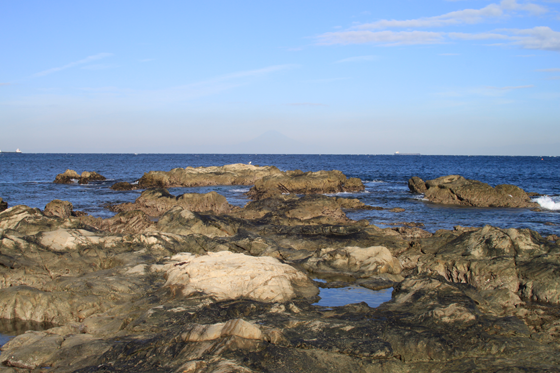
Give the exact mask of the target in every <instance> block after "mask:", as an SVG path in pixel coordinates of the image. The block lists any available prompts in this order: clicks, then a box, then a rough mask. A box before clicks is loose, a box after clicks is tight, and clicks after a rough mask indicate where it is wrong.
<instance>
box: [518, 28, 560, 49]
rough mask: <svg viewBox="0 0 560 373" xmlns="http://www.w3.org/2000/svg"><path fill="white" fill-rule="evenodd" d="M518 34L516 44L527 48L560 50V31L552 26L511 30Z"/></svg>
mask: <svg viewBox="0 0 560 373" xmlns="http://www.w3.org/2000/svg"><path fill="white" fill-rule="evenodd" d="M511 32H513V33H514V34H516V35H520V36H516V37H513V39H515V40H516V41H515V42H514V44H517V45H520V46H521V47H523V48H525V49H540V50H549V51H557V52H560V32H558V31H554V30H552V29H551V28H550V27H546V26H539V27H534V28H532V29H525V30H511Z"/></svg>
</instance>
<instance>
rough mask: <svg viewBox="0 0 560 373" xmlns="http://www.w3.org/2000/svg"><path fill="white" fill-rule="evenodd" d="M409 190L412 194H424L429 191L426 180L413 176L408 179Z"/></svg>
mask: <svg viewBox="0 0 560 373" xmlns="http://www.w3.org/2000/svg"><path fill="white" fill-rule="evenodd" d="M408 189H410V191H411V192H412V193H418V194H424V193H426V191H427V190H428V188H426V183H425V182H424V180H422V179H420V178H419V177H418V176H413V177H411V178H410V179H408Z"/></svg>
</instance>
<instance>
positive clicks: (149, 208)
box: [110, 188, 233, 216]
mask: <svg viewBox="0 0 560 373" xmlns="http://www.w3.org/2000/svg"><path fill="white" fill-rule="evenodd" d="M175 206H179V207H182V208H184V209H187V210H190V211H195V212H212V213H215V214H224V213H228V212H231V211H232V210H233V206H231V205H230V204H229V203H228V202H227V200H226V198H225V197H224V196H222V195H220V194H218V193H216V192H210V193H206V194H200V193H185V194H182V195H180V196H178V197H175V196H173V195H171V194H170V193H169V192H168V191H167V189H162V188H156V189H148V190H145V191H144V192H142V194H141V195H140V196H139V197H138V198H137V199H136V201H135V202H134V203H122V204H120V205H114V206H111V207H110V209H111V210H112V211H116V212H125V211H133V210H140V211H143V212H145V213H146V214H148V215H150V216H161V215H163V214H164V213H165V212H167V211H169V210H171V209H172V208H173V207H175Z"/></svg>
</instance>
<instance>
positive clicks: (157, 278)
mask: <svg viewBox="0 0 560 373" xmlns="http://www.w3.org/2000/svg"><path fill="white" fill-rule="evenodd" d="M144 193H146V194H145V195H144V197H146V200H149V201H160V202H161V203H159V202H158V203H157V204H155V205H154V204H152V205H150V206H151V207H150V209H155V210H156V211H157V213H158V214H159V215H158V216H159V220H158V221H154V220H152V219H150V218H149V217H148V214H147V212H146V211H142V209H143V208H145V204H143V203H139V204H137V205H136V206H138V207H139V208H140V210H130V211H123V212H120V213H119V214H117V215H116V216H114V217H112V218H109V219H100V218H94V217H91V216H74V215H75V214H73V210H72V205H71V204H70V203H69V202H65V201H53V202H51V203H49V205H47V206H48V208H45V211H41V210H39V209H35V208H29V207H26V206H21V205H19V206H14V207H11V208H9V209H7V210H5V211H3V212H0V279H1V281H0V318H5V319H14V318H17V319H21V320H24V321H25V320H28V321H35V322H49V323H51V324H55V325H56V326H55V327H52V328H50V329H47V330H42V331H33V332H27V333H25V334H21V335H19V336H17V337H15V338H13V339H12V340H11V341H10V342H8V343H6V344H5V345H4V346H2V353H1V355H0V364H2V366H3V368H4V369H5V370H6V371H8V372H10V371H11V372H31V371H38V370H40V369H43V370H47V369H48V371H49V372H82V373H86V372H96V371H112V372H119V371H120V372H125V371H135V372H155V371H161V372H163V371H166V372H193V373H195V372H196V373H205V372H208V373H209V372H245V373H246V372H312V373H314V372H317V373H318V372H337V373H338V372H350V371H351V372H360V373H362V372H363V373H371V372H421V373H422V372H434V371H438V372H443V371H445V372H448V371H449V372H451V371H452V372H470V371H488V372H490V371H531V372H549V371H559V370H560V347H559V346H560V334H559V333H558V330H559V323H558V306H559V305H560V274H559V273H560V261H559V260H558V256H559V255H560V245H559V243H558V242H557V241H555V240H548V239H545V238H543V237H541V236H540V235H539V234H538V233H537V232H534V231H531V230H528V229H499V228H495V227H491V226H485V227H483V228H474V227H459V226H457V227H456V228H455V229H454V230H439V231H437V232H436V233H433V234H432V233H430V232H427V231H425V230H423V229H421V228H419V226H421V225H420V224H414V225H415V226H407V227H398V228H386V229H381V228H378V227H376V226H375V225H371V224H369V223H368V222H366V221H364V222H359V221H358V222H356V221H353V220H351V219H349V218H348V217H347V216H346V214H345V212H344V211H345V210H347V209H374V207H371V206H367V205H364V204H363V203H361V202H360V201H359V200H353V199H345V198H340V197H330V196H324V195H315V194H309V195H304V196H302V197H298V196H295V195H292V194H290V195H283V194H276V193H274V194H273V195H272V196H269V197H266V196H265V195H264V194H263V196H262V198H257V200H255V201H253V202H250V203H248V204H247V205H246V206H245V207H244V208H237V209H230V210H227V209H226V210H221V209H220V208H201V211H199V212H196V211H191V210H189V209H188V205H187V204H183V202H182V201H179V199H180V197H174V196H171V195H170V194H169V193H167V191H164V190H151V191H147V192H144ZM148 196H150V197H149V198H148ZM201 196H204V195H201ZM152 197H154V198H152ZM201 198H206V197H201ZM217 200H221V199H220V198H217V197H216V198H213V199H212V201H217ZM137 202H138V201H137ZM150 203H152V202H150ZM154 203H155V202H154ZM135 204H136V203H135ZM133 205H134V204H133ZM127 206H128V205H127ZM155 206H159V207H155ZM193 206H199V204H198V202H197V203H195V204H194V205H193ZM205 206H206V205H205ZM216 206H217V205H216ZM148 212H149V211H148ZM395 216H398V215H395ZM401 223H402V222H401ZM410 225H412V224H410ZM313 278H321V279H324V280H325V281H326V283H325V284H324V285H322V286H321V287H340V286H339V285H340V284H342V285H361V286H364V287H370V288H387V287H393V288H394V290H393V297H392V300H391V301H389V302H387V303H384V304H382V305H381V306H379V307H377V308H371V307H369V306H368V305H367V304H366V303H364V302H362V303H356V304H349V305H346V306H341V307H323V306H318V305H313V303H315V301H316V300H317V294H318V288H317V286H316V285H317V282H315V281H313ZM337 284H338V285H337ZM342 285H341V286H342ZM319 296H320V294H319Z"/></svg>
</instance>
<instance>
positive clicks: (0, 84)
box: [0, 83, 11, 86]
mask: <svg viewBox="0 0 560 373" xmlns="http://www.w3.org/2000/svg"><path fill="white" fill-rule="evenodd" d="M2 85H11V83H0V86H2Z"/></svg>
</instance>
